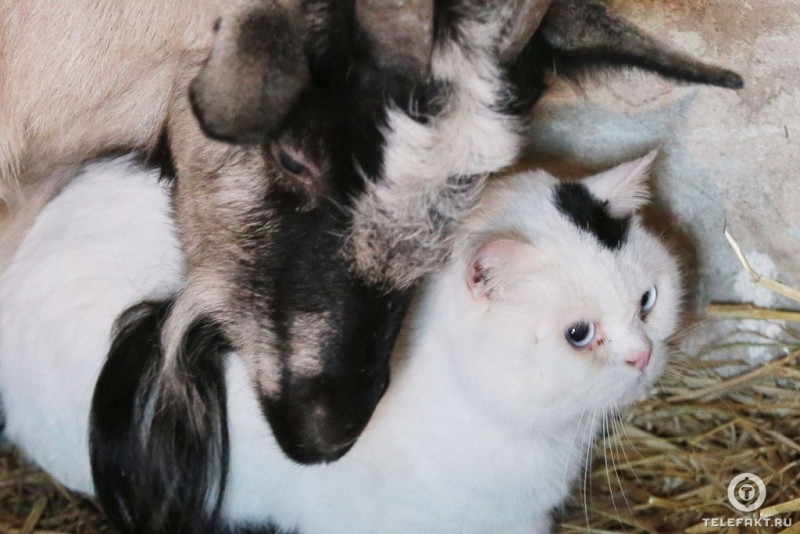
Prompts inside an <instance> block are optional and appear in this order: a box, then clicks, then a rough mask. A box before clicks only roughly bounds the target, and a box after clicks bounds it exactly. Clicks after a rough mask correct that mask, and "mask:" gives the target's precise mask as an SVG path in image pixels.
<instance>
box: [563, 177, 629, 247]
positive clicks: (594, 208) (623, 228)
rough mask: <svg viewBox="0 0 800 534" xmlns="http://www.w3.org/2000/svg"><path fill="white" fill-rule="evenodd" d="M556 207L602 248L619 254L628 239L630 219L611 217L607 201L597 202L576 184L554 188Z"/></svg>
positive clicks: (595, 198) (586, 190)
mask: <svg viewBox="0 0 800 534" xmlns="http://www.w3.org/2000/svg"><path fill="white" fill-rule="evenodd" d="M555 204H556V207H557V208H558V210H559V211H560V212H561V213H563V214H564V215H565V216H566V217H567V218H568V219H569V220H570V221H572V222H573V224H575V226H577V227H578V228H580V229H581V230H583V231H585V232H589V233H590V234H592V235H593V236H595V237H596V238H597V240H598V241H599V242H600V244H601V245H603V246H604V247H606V248H608V249H610V250H619V249H620V248H621V247H622V245H623V244H624V243H625V240H626V239H627V237H628V228H629V227H630V222H631V220H630V217H614V216H613V215H611V212H610V211H609V209H608V201H606V200H600V199H599V198H597V197H596V196H594V195H593V194H592V193H591V191H589V189H588V188H587V187H586V186H585V185H583V184H579V183H562V184H559V185H557V186H556V188H555Z"/></svg>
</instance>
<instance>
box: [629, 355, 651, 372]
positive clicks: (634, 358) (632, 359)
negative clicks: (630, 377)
mask: <svg viewBox="0 0 800 534" xmlns="http://www.w3.org/2000/svg"><path fill="white" fill-rule="evenodd" d="M625 363H627V364H628V365H632V366H633V367H636V368H637V369H639V370H640V371H642V370H643V369H644V368H645V367H647V364H648V363H650V351H649V350H643V351H640V352H634V353H633V354H631V355H630V356H628V357H627V358H625Z"/></svg>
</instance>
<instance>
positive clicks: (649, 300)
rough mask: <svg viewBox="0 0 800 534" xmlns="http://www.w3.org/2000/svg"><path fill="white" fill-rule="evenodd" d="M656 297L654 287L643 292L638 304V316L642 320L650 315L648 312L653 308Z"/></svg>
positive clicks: (656, 292)
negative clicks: (639, 305) (639, 306)
mask: <svg viewBox="0 0 800 534" xmlns="http://www.w3.org/2000/svg"><path fill="white" fill-rule="evenodd" d="M657 297H658V291H656V286H652V287H651V288H650V289H648V290H647V291H645V292H644V294H643V295H642V300H641V303H640V304H641V308H640V315H641V316H642V319H644V318H645V317H646V316H647V314H648V313H650V310H652V309H653V308H654V307H655V305H656V298H657Z"/></svg>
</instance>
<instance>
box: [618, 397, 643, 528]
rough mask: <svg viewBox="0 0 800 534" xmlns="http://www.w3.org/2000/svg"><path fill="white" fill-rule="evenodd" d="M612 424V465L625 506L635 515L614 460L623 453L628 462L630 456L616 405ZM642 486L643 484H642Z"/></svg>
mask: <svg viewBox="0 0 800 534" xmlns="http://www.w3.org/2000/svg"><path fill="white" fill-rule="evenodd" d="M611 413H612V417H611V422H612V424H613V427H614V451H615V452H614V453H613V454H612V455H611V465H612V467H613V468H614V475H615V476H616V477H617V484H619V489H620V493H622V498H623V500H624V501H625V506H626V507H627V508H628V511H629V512H630V513H631V514H633V508H632V507H631V503H630V501H629V500H628V496H627V495H625V486H624V485H623V484H622V478H620V474H619V469H618V467H617V462H616V460H615V458H614V456H615V455H616V456H617V457H619V452H620V451H621V452H622V455H623V456H624V457H625V461H626V462H628V463H630V462H629V461H628V456H627V454H625V444H624V443H623V442H622V439H621V435H622V432H623V431H624V430H623V428H624V427H623V426H622V422H621V421H619V420H618V416H619V406H617V405H616V404H612V405H611ZM636 480H637V482H639V478H638V477H636ZM640 484H641V482H640Z"/></svg>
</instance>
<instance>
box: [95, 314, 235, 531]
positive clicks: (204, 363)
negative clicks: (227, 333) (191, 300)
mask: <svg viewBox="0 0 800 534" xmlns="http://www.w3.org/2000/svg"><path fill="white" fill-rule="evenodd" d="M170 307H171V302H170V301H166V302H148V303H142V304H138V305H136V306H133V307H132V308H130V309H128V310H127V311H126V312H125V313H124V314H123V315H122V316H121V318H120V319H119V322H118V324H119V326H118V332H117V333H116V335H115V337H114V339H113V342H112V346H111V350H110V352H109V355H108V359H107V360H106V363H105V365H104V366H103V369H102V371H101V373H100V376H99V378H98V380H97V384H96V386H95V391H94V397H93V399H92V412H91V418H90V453H91V463H92V477H93V480H94V485H95V489H96V492H97V496H98V498H99V499H100V502H101V504H102V506H103V509H104V510H105V512H106V514H107V515H108V518H109V520H110V521H111V522H112V523H113V524H114V526H115V527H116V528H117V529H119V530H120V531H121V532H210V531H214V530H215V528H216V527H217V526H218V521H219V512H220V507H221V504H222V498H223V495H224V489H225V480H226V478H227V469H228V451H229V447H228V429H227V415H226V403H225V400H226V397H225V375H224V365H223V364H224V362H223V359H222V358H223V355H222V352H223V351H224V350H226V344H225V342H224V340H223V339H222V337H221V335H220V334H219V330H218V329H217V328H215V327H214V326H213V325H209V324H205V323H199V324H196V325H194V326H193V327H192V328H190V329H189V331H188V333H187V334H186V336H185V338H184V342H183V346H182V347H181V349H182V350H181V351H180V353H179V354H178V355H177V356H176V361H175V362H172V363H171V364H170V363H169V362H167V361H165V358H164V356H163V354H162V351H161V329H162V325H163V323H164V319H165V318H166V316H167V314H168V313H169V309H170Z"/></svg>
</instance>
